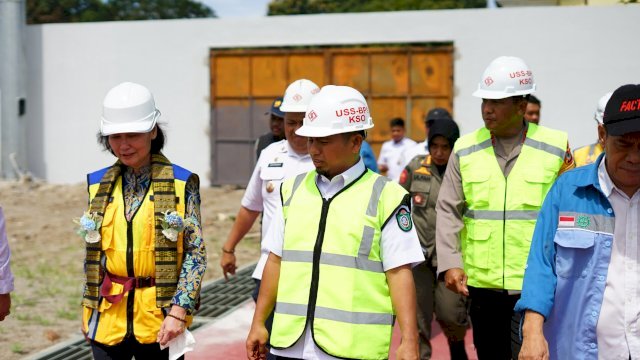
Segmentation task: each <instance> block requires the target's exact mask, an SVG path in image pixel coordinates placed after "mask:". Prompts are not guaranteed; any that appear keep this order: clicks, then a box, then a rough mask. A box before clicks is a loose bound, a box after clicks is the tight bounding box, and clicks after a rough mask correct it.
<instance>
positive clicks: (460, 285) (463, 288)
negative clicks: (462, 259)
mask: <svg viewBox="0 0 640 360" xmlns="http://www.w3.org/2000/svg"><path fill="white" fill-rule="evenodd" d="M444 284H445V285H446V286H447V289H449V290H451V291H453V292H455V293H458V294H460V295H464V296H469V289H468V288H467V274H465V273H464V270H462V269H460V268H452V269H449V270H447V271H446V272H445V273H444Z"/></svg>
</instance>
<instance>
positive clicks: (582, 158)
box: [573, 142, 604, 167]
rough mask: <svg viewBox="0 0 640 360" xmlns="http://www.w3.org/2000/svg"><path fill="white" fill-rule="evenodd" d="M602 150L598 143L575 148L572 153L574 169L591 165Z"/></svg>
mask: <svg viewBox="0 0 640 360" xmlns="http://www.w3.org/2000/svg"><path fill="white" fill-rule="evenodd" d="M603 151H604V149H603V148H602V146H601V145H600V143H599V142H597V143H595V144H591V145H587V146H583V147H580V148H577V149H575V150H574V151H573V161H575V162H576V167H578V166H584V165H589V164H593V163H594V162H595V161H596V159H597V158H598V156H600V154H602V152H603Z"/></svg>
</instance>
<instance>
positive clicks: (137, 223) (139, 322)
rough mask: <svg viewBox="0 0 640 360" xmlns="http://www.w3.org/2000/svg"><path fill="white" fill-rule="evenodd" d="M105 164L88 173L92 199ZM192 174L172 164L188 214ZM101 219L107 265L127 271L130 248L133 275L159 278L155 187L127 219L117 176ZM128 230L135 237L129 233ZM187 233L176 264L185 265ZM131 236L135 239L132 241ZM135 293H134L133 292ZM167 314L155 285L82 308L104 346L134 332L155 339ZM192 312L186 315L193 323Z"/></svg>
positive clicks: (116, 289) (91, 333)
mask: <svg viewBox="0 0 640 360" xmlns="http://www.w3.org/2000/svg"><path fill="white" fill-rule="evenodd" d="M101 173H104V169H103V170H101V171H98V172H96V173H93V174H89V176H88V179H89V184H88V185H89V202H91V199H93V197H94V196H96V193H97V191H98V186H99V184H100V178H101ZM189 175H190V173H189V172H188V171H187V170H185V169H183V168H179V167H177V166H175V165H174V177H175V178H174V185H175V192H176V194H177V195H178V196H177V199H176V200H177V201H176V211H177V212H178V213H179V214H180V216H182V218H184V212H185V203H184V200H185V199H184V194H185V185H186V181H187V179H188V178H189ZM110 201H111V202H110V203H109V205H107V208H106V210H105V214H104V217H103V221H102V228H101V233H100V235H101V236H102V250H103V252H104V254H105V257H104V259H105V261H106V269H107V271H108V272H109V273H111V274H114V275H119V276H129V275H128V268H127V251H128V249H131V250H132V252H131V259H132V264H133V273H134V275H135V277H146V276H149V277H155V274H156V272H155V271H156V270H155V252H154V250H155V236H154V234H155V230H154V227H155V221H154V206H153V186H151V185H150V186H149V190H148V192H147V194H146V196H145V197H144V200H143V202H142V204H140V207H139V208H138V210H137V212H136V214H135V216H134V217H133V219H132V220H131V223H130V224H129V223H128V222H127V219H126V218H125V215H124V213H125V205H124V197H123V193H122V176H121V177H119V178H118V180H116V183H115V185H114V189H113V192H112V194H111V197H110ZM129 231H130V235H131V237H129V236H128V235H129V234H128V233H129ZM182 237H183V235H182V233H180V234H179V235H178V243H177V251H178V269H180V268H181V267H182V257H183V239H182ZM129 239H130V240H131V243H128V241H129ZM122 289H123V285H121V284H117V283H115V282H114V283H113V287H112V289H111V294H119V293H121V292H122ZM132 293H133V296H130V295H131V294H132ZM164 318H165V315H164V314H163V310H162V309H160V308H158V307H157V304H156V287H155V286H152V287H146V288H140V289H135V290H133V291H132V292H129V293H128V294H125V296H124V297H123V299H122V301H120V302H119V303H117V304H112V303H110V302H108V301H106V300H105V299H103V298H101V299H100V304H99V306H98V309H92V308H89V307H87V306H84V307H83V311H82V330H83V332H84V333H85V334H86V336H87V337H88V338H89V339H92V340H95V341H97V342H99V343H101V344H105V345H117V344H119V343H120V342H122V340H124V339H125V338H126V337H128V336H130V335H135V337H136V340H138V342H140V343H141V344H151V343H155V342H156V338H157V335H158V331H159V330H160V326H161V325H162V321H163V320H164ZM191 320H192V316H188V317H187V323H188V324H190V323H191Z"/></svg>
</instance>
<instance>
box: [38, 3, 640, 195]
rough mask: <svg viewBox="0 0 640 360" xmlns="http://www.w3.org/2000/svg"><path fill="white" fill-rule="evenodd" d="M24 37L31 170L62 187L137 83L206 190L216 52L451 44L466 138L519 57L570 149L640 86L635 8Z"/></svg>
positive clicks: (336, 18)
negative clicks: (487, 95) (500, 66)
mask: <svg viewBox="0 0 640 360" xmlns="http://www.w3.org/2000/svg"><path fill="white" fill-rule="evenodd" d="M27 32H28V33H27V43H26V46H27V57H28V65H29V88H28V91H29V93H28V94H29V99H28V119H29V130H30V134H31V137H30V151H31V152H30V154H29V159H28V160H29V166H30V170H31V171H33V172H34V173H35V174H36V175H38V176H40V177H44V178H46V179H47V180H49V181H51V182H54V183H69V182H71V183H73V182H80V181H82V180H83V176H84V174H85V173H86V172H88V171H89V170H92V169H96V168H99V167H102V166H104V165H107V164H109V163H110V162H111V161H112V158H111V156H110V155H107V154H102V155H101V153H100V152H99V150H98V148H97V145H96V142H95V134H96V132H97V131H98V119H99V117H100V111H101V101H102V98H103V97H104V95H105V93H106V92H107V90H108V89H109V88H110V87H112V86H113V85H115V84H117V83H119V82H121V81H125V80H130V81H136V82H140V83H142V84H145V85H147V86H148V87H149V88H150V89H151V90H152V92H153V93H154V94H155V97H156V103H157V106H158V107H159V108H160V110H161V111H162V113H163V116H162V119H163V120H164V121H165V122H166V123H167V124H168V138H169V142H168V144H167V147H166V153H167V155H168V157H169V158H170V159H171V160H172V161H174V162H176V163H179V164H181V165H183V166H185V167H187V168H189V169H191V170H193V171H195V172H197V173H199V174H200V175H201V178H202V181H203V184H204V185H207V184H208V173H209V171H210V169H209V163H210V162H209V158H210V147H209V139H208V126H209V102H208V96H209V67H208V54H209V53H208V52H209V49H210V48H236V47H238V48H247V47H267V46H268V47H278V46H296V45H346V44H386V43H411V42H413V43H425V42H441V41H444V42H453V44H454V46H455V49H456V50H455V52H456V53H455V68H454V74H455V75H454V76H455V79H454V82H455V98H454V112H455V118H456V120H457V121H458V122H459V124H460V125H461V126H462V132H463V133H467V132H469V131H472V130H473V129H475V128H477V127H479V126H482V121H481V117H480V100H479V99H476V98H473V97H472V96H471V93H472V92H473V91H474V90H475V88H476V86H477V82H478V81H479V79H480V77H481V75H482V72H483V71H484V68H485V67H486V66H487V65H488V63H489V62H490V61H491V60H492V59H493V58H495V57H497V56H500V55H514V56H519V57H522V58H523V59H525V61H526V62H527V63H528V64H529V66H530V67H531V68H532V69H533V71H534V76H535V80H536V82H537V84H538V89H539V91H538V93H537V94H536V95H538V96H539V97H540V98H541V100H542V102H543V107H542V122H543V124H544V125H548V126H550V127H554V128H558V129H561V130H565V131H568V132H569V133H570V141H571V144H572V146H573V147H577V146H580V145H585V144H587V143H591V142H593V141H594V140H595V137H596V127H595V122H594V121H593V120H592V119H593V111H594V109H595V105H596V102H597V100H598V99H599V97H600V96H601V95H602V94H604V93H605V92H607V91H609V90H613V89H614V88H616V87H617V86H619V85H621V84H624V83H640V62H639V59H640V47H639V46H638V41H637V35H638V34H640V6H637V5H628V6H622V5H620V6H611V7H548V8H547V7H536V8H512V9H494V10H487V9H480V10H440V11H411V12H392V13H368V14H338V15H309V16H289V17H266V18H260V19H255V18H252V19H249V18H247V19H243V18H239V19H199V20H168V21H140V22H110V23H86V24H54V25H38V26H29V27H28V30H27ZM372 116H373V117H374V121H375V114H372ZM229 170H230V171H233V169H229Z"/></svg>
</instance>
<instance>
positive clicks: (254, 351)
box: [246, 322, 269, 360]
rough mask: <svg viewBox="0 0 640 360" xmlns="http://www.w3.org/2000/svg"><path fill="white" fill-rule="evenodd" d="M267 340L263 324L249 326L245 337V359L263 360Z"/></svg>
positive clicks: (265, 354) (267, 334) (267, 336)
mask: <svg viewBox="0 0 640 360" xmlns="http://www.w3.org/2000/svg"><path fill="white" fill-rule="evenodd" d="M267 340H269V332H268V331H267V328H266V327H265V326H264V323H256V322H254V324H253V325H252V326H251V330H249V335H248V336H247V344H246V346H247V359H249V360H264V359H266V358H267V352H268V350H267Z"/></svg>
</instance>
